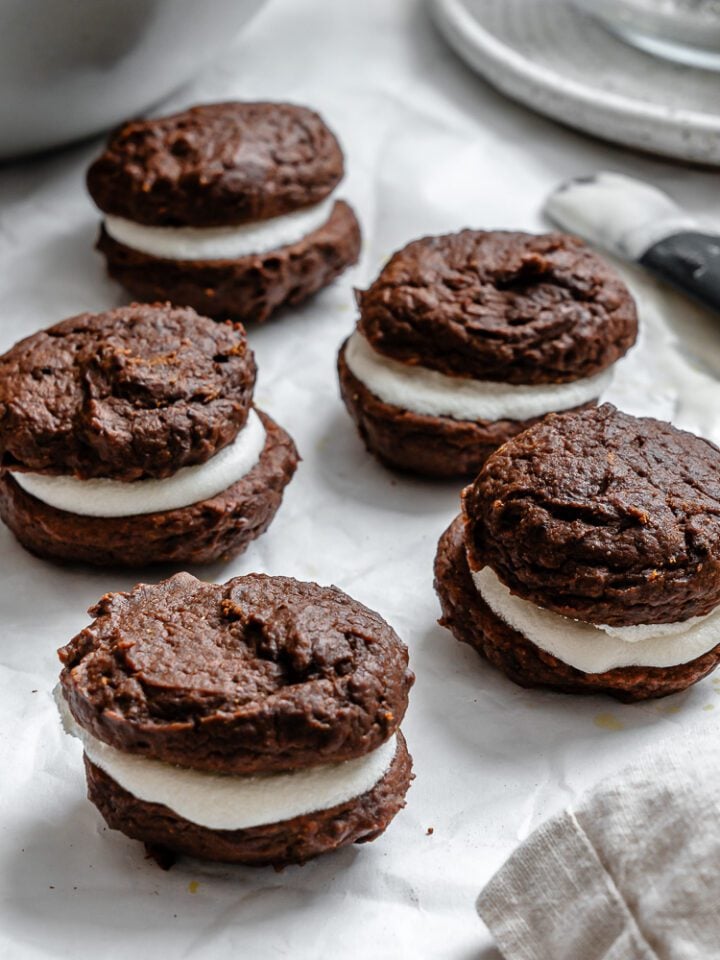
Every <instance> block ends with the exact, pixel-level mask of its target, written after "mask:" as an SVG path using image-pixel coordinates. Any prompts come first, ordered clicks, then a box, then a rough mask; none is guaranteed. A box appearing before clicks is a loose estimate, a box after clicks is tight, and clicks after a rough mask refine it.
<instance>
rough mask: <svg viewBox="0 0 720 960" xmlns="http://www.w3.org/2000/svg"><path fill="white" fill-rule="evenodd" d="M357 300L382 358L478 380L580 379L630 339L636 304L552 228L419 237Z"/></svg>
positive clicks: (588, 254) (577, 243)
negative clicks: (537, 232)
mask: <svg viewBox="0 0 720 960" xmlns="http://www.w3.org/2000/svg"><path fill="white" fill-rule="evenodd" d="M357 297H358V305H359V307H360V322H359V324H358V327H359V329H360V331H361V332H362V334H363V335H364V336H365V337H366V338H367V339H368V340H369V342H370V343H371V344H372V346H373V347H374V348H375V349H376V350H378V351H379V352H380V353H384V354H386V355H388V356H390V357H393V358H395V359H396V360H400V361H402V362H405V363H410V364H418V365H421V366H425V367H429V368H430V369H433V370H439V371H440V372H442V373H445V374H449V375H453V374H454V375H459V376H467V377H472V378H474V379H476V380H493V381H500V382H505V383H515V384H536V383H566V382H569V381H572V380H578V379H580V378H582V377H589V376H592V375H593V374H595V373H598V372H599V371H601V370H604V369H605V368H606V367H609V366H610V365H611V364H612V363H614V362H615V361H616V360H618V359H619V358H620V357H621V356H623V354H625V353H626V352H627V350H628V349H629V348H630V347H631V346H632V345H633V343H634V342H635V338H636V336H637V312H636V309H635V304H634V301H633V298H632V296H631V294H630V292H629V290H628V289H627V287H626V286H625V284H624V283H623V282H622V280H621V279H620V277H619V276H618V275H617V274H616V273H615V272H614V271H613V270H612V269H611V268H610V267H609V266H608V265H607V264H606V263H605V262H604V261H603V260H602V259H601V258H600V257H598V256H597V255H596V254H594V253H593V252H592V251H591V250H590V248H589V247H587V246H586V245H585V244H584V243H583V242H582V241H581V240H578V239H577V238H576V237H571V236H568V235H567V234H561V233H550V234H544V235H541V236H536V235H533V234H528V233H512V232H505V231H492V232H483V231H476V230H463V231H461V232H460V233H456V234H449V235H446V236H439V237H424V238H422V239H420V240H416V241H415V242H414V243H410V244H408V246H406V247H405V248H404V249H402V250H400V251H399V252H398V253H396V254H395V255H394V256H393V257H392V258H391V259H390V261H389V262H388V264H387V265H386V266H385V268H384V269H383V270H382V272H381V273H380V275H379V277H378V278H377V280H376V281H375V282H374V283H373V284H372V286H371V287H370V288H369V289H368V290H365V291H359V292H358V294H357Z"/></svg>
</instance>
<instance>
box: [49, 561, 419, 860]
mask: <svg viewBox="0 0 720 960" xmlns="http://www.w3.org/2000/svg"><path fill="white" fill-rule="evenodd" d="M89 612H90V614H91V616H93V617H94V618H95V619H94V622H93V623H92V624H91V625H90V626H89V627H87V628H86V629H85V630H83V631H82V632H81V633H79V634H78V635H77V636H76V637H75V638H74V639H73V640H71V641H70V643H69V644H68V645H67V646H66V647H64V648H63V649H62V650H60V651H59V654H60V659H61V660H62V662H63V664H64V668H63V671H62V674H61V678H60V687H59V690H58V695H57V699H58V705H59V707H60V710H61V714H62V715H63V719H64V723H65V726H66V729H67V730H68V732H69V733H72V734H74V735H75V736H77V737H79V738H80V740H81V741H82V743H83V746H84V750H85V769H86V773H87V782H88V792H89V797H90V800H91V801H92V802H93V803H94V804H95V805H96V806H97V807H98V809H99V810H100V812H101V813H102V815H103V817H104V818H105V820H106V821H107V823H108V825H109V826H110V827H112V828H115V829H117V830H121V831H122V832H123V833H125V834H127V835H128V836H129V837H133V838H134V839H137V840H142V841H144V842H145V843H146V844H147V845H148V846H149V847H150V849H151V850H152V851H154V852H155V853H156V854H159V857H160V859H161V860H165V859H166V855H167V854H168V853H171V854H175V853H181V854H189V855H191V856H196V857H202V858H206V859H210V860H222V861H228V862H234V863H244V864H250V865H254V864H257V865H262V864H274V865H276V866H281V865H284V864H288V863H303V862H304V861H305V860H309V859H310V858H311V857H315V856H317V855H318V854H320V853H326V852H328V851H330V850H334V849H336V848H337V847H341V846H344V845H346V844H349V843H362V842H364V841H367V840H374V839H375V838H376V837H378V836H379V835H380V834H381V833H382V832H383V831H384V830H385V828H386V827H387V826H388V824H389V823H390V821H391V820H392V819H393V817H394V816H395V814H396V813H397V812H398V810H400V809H401V808H402V807H403V806H404V797H405V794H406V792H407V789H408V787H409V785H410V780H411V776H412V775H411V758H410V756H409V754H408V752H407V747H406V745H405V740H404V739H403V736H402V734H401V733H400V730H399V727H400V723H401V721H402V719H403V716H404V714H405V710H406V708H407V701H408V693H409V690H410V687H411V685H412V683H413V680H414V677H413V674H412V673H411V672H410V670H409V669H408V654H407V648H406V647H405V645H404V644H403V643H402V642H401V641H400V639H399V638H398V636H397V635H396V634H395V632H394V631H393V630H392V629H391V627H389V626H388V624H387V623H386V622H385V621H384V620H383V619H382V617H380V616H379V615H378V614H377V613H374V612H373V611H372V610H368V609H367V608H366V607H364V606H362V604H360V603H358V602H357V601H355V600H353V599H351V598H350V597H348V596H347V595H346V594H345V593H343V592H342V591H341V590H338V589H337V588H336V587H320V586H318V585H317V584H315V583H301V582H299V581H297V580H293V579H290V578H287V577H267V576H262V575H260V574H250V575H249V576H245V577H237V578H235V579H233V580H229V581H228V582H227V583H226V584H223V585H219V584H214V583H203V582H202V581H200V580H196V579H195V577H192V576H190V574H188V573H179V574H177V575H176V576H174V577H171V578H170V579H169V580H165V581H163V582H162V583H159V584H157V585H156V586H148V585H146V584H139V585H138V586H137V587H135V588H134V589H133V590H132V591H131V592H130V593H111V594H107V595H106V596H105V597H103V598H102V599H101V600H100V602H99V603H98V604H97V606H95V607H93V608H91V610H90V611H89Z"/></svg>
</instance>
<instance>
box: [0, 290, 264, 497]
mask: <svg viewBox="0 0 720 960" xmlns="http://www.w3.org/2000/svg"><path fill="white" fill-rule="evenodd" d="M254 383H255V361H254V359H253V355H252V351H251V350H250V348H249V347H248V345H247V340H246V337H245V331H244V329H243V327H242V326H241V325H240V324H231V323H215V322H213V321H212V320H209V319H207V318H206V317H201V316H199V315H198V314H197V313H195V311H194V310H191V309H190V308H175V307H171V306H170V305H169V304H133V305H131V306H129V307H121V308H119V309H117V310H109V311H107V312H106V313H98V314H92V313H83V314H80V315H79V316H77V317H71V318H70V319H69V320H63V321H62V322H61V323H58V324H56V325H55V326H53V327H49V328H48V329H47V330H41V331H39V332H38V333H35V334H33V335H32V336H30V337H27V338H26V339H25V340H21V341H20V342H19V343H17V344H15V346H14V347H12V349H10V350H9V351H8V352H7V353H6V354H4V355H3V356H2V357H0V465H2V466H4V467H9V468H11V469H16V470H17V469H20V470H31V471H35V472H40V473H55V474H74V475H75V476H78V477H81V478H90V477H108V478H113V479H117V480H136V479H141V478H145V477H156V478H161V477H166V476H170V475H171V474H173V473H175V472H176V471H177V470H178V469H180V467H184V466H189V465H191V464H196V463H203V462H204V461H206V460H208V459H209V458H210V457H211V456H213V454H214V453H216V452H217V451H218V450H220V449H221V448H222V447H224V446H226V445H227V444H228V443H230V442H231V441H232V440H233V439H234V438H235V437H236V435H237V433H238V432H239V430H240V429H241V428H242V427H243V426H244V424H245V421H246V420H247V416H248V411H249V408H250V405H251V403H252V392H253V387H254Z"/></svg>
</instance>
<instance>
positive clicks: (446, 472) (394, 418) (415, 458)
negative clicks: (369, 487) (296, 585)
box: [338, 344, 594, 480]
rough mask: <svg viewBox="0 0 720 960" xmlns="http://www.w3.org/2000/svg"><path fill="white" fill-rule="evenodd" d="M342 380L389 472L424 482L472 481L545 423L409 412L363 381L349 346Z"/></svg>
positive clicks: (368, 442) (341, 361) (369, 443)
mask: <svg viewBox="0 0 720 960" xmlns="http://www.w3.org/2000/svg"><path fill="white" fill-rule="evenodd" d="M338 376H339V379H340V393H341V395H342V398H343V401H344V403H345V406H346V407H347V409H348V412H349V413H350V416H351V417H352V419H353V421H354V422H355V425H356V426H357V428H358V430H359V432H360V436H361V437H362V439H363V442H364V443H365V446H366V447H367V449H368V450H369V451H370V453H372V454H373V455H374V456H376V457H377V459H378V460H379V461H380V462H381V463H382V464H384V465H385V466H386V467H390V468H391V469H394V470H401V471H403V472H407V473H414V474H418V475H420V476H424V477H430V478H434V479H439V480H440V479H448V480H449V479H456V478H457V479H470V478H472V477H474V476H475V475H476V474H477V473H478V472H479V470H480V468H481V467H482V465H483V464H484V463H485V461H486V460H487V459H488V457H489V456H490V455H491V454H492V453H493V452H494V451H495V450H497V448H498V447H501V446H502V445H503V444H504V443H505V442H506V441H507V440H510V438H511V437H514V436H516V435H517V434H519V433H522V431H523V430H527V428H528V427H531V426H532V425H533V424H535V423H538V422H539V421H540V420H542V419H543V418H542V417H535V418H533V419H530V420H453V419H452V418H451V417H433V416H428V415H425V414H421V413H413V412H412V411H411V410H403V409H402V408H400V407H396V406H393V405H392V404H389V403H385V402H384V401H383V400H381V399H380V398H379V397H376V396H375V394H374V393H372V392H371V391H370V390H368V388H367V387H366V386H365V384H363V383H362V382H361V381H360V380H358V379H357V377H356V376H355V375H354V374H353V373H352V371H351V370H350V367H349V366H348V363H347V361H346V359H345V344H343V346H342V348H341V350H340V354H339V356H338ZM585 406H594V404H589V405H588V404H586V405H585ZM575 409H578V410H581V409H584V407H577V408H575Z"/></svg>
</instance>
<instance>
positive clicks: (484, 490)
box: [463, 404, 720, 626]
mask: <svg viewBox="0 0 720 960" xmlns="http://www.w3.org/2000/svg"><path fill="white" fill-rule="evenodd" d="M463 509H464V514H465V522H466V535H467V545H468V558H469V561H470V565H471V567H473V568H474V569H480V568H481V567H483V566H485V565H489V566H490V567H491V568H492V569H493V570H494V571H495V573H496V574H497V575H498V577H499V578H500V579H501V580H502V581H503V582H504V583H505V584H506V585H507V586H508V587H509V588H510V589H511V590H512V591H513V592H514V593H516V594H518V595H519V596H521V597H523V598H525V599H527V600H530V601H532V602H533V603H536V604H538V605H539V606H542V607H546V608H548V609H550V610H554V611H555V612H557V613H561V614H564V615H565V616H569V617H574V618H576V619H579V620H586V621H590V622H594V623H601V624H610V625H612V626H627V625H632V624H638V623H674V622H678V621H683V620H687V619H689V618H691V617H694V616H700V615H703V614H706V613H709V612H710V611H711V610H712V609H713V608H714V607H716V606H717V605H718V603H720V450H719V449H718V448H717V447H716V446H714V444H712V443H710V442H709V441H707V440H703V439H701V438H700V437H696V436H695V435H694V434H691V433H686V432H684V431H682V430H677V429H676V428H675V427H673V426H671V425H670V424H669V423H663V422H662V421H659V420H651V419H645V418H642V419H637V418H635V417H632V416H630V415H629V414H625V413H621V412H619V411H618V410H616V409H615V408H614V407H613V406H611V405H610V404H604V405H603V406H601V407H598V408H594V409H590V410H583V411H582V412H579V413H569V414H554V415H551V416H549V417H547V418H546V419H545V420H543V421H542V422H541V423H539V424H538V425H537V426H535V427H532V428H530V429H529V430H526V431H525V432H524V433H522V434H520V435H519V436H518V437H515V438H514V439H513V440H510V441H509V442H508V443H506V444H505V445H504V446H502V447H501V448H500V449H499V450H497V451H496V452H495V453H494V454H493V455H492V456H491V457H490V459H489V460H488V461H487V463H486V464H485V466H484V467H483V469H482V470H481V472H480V474H479V476H478V478H477V480H476V481H475V482H474V483H473V484H472V485H471V486H469V487H468V488H467V489H466V490H465V492H464V495H463Z"/></svg>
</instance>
